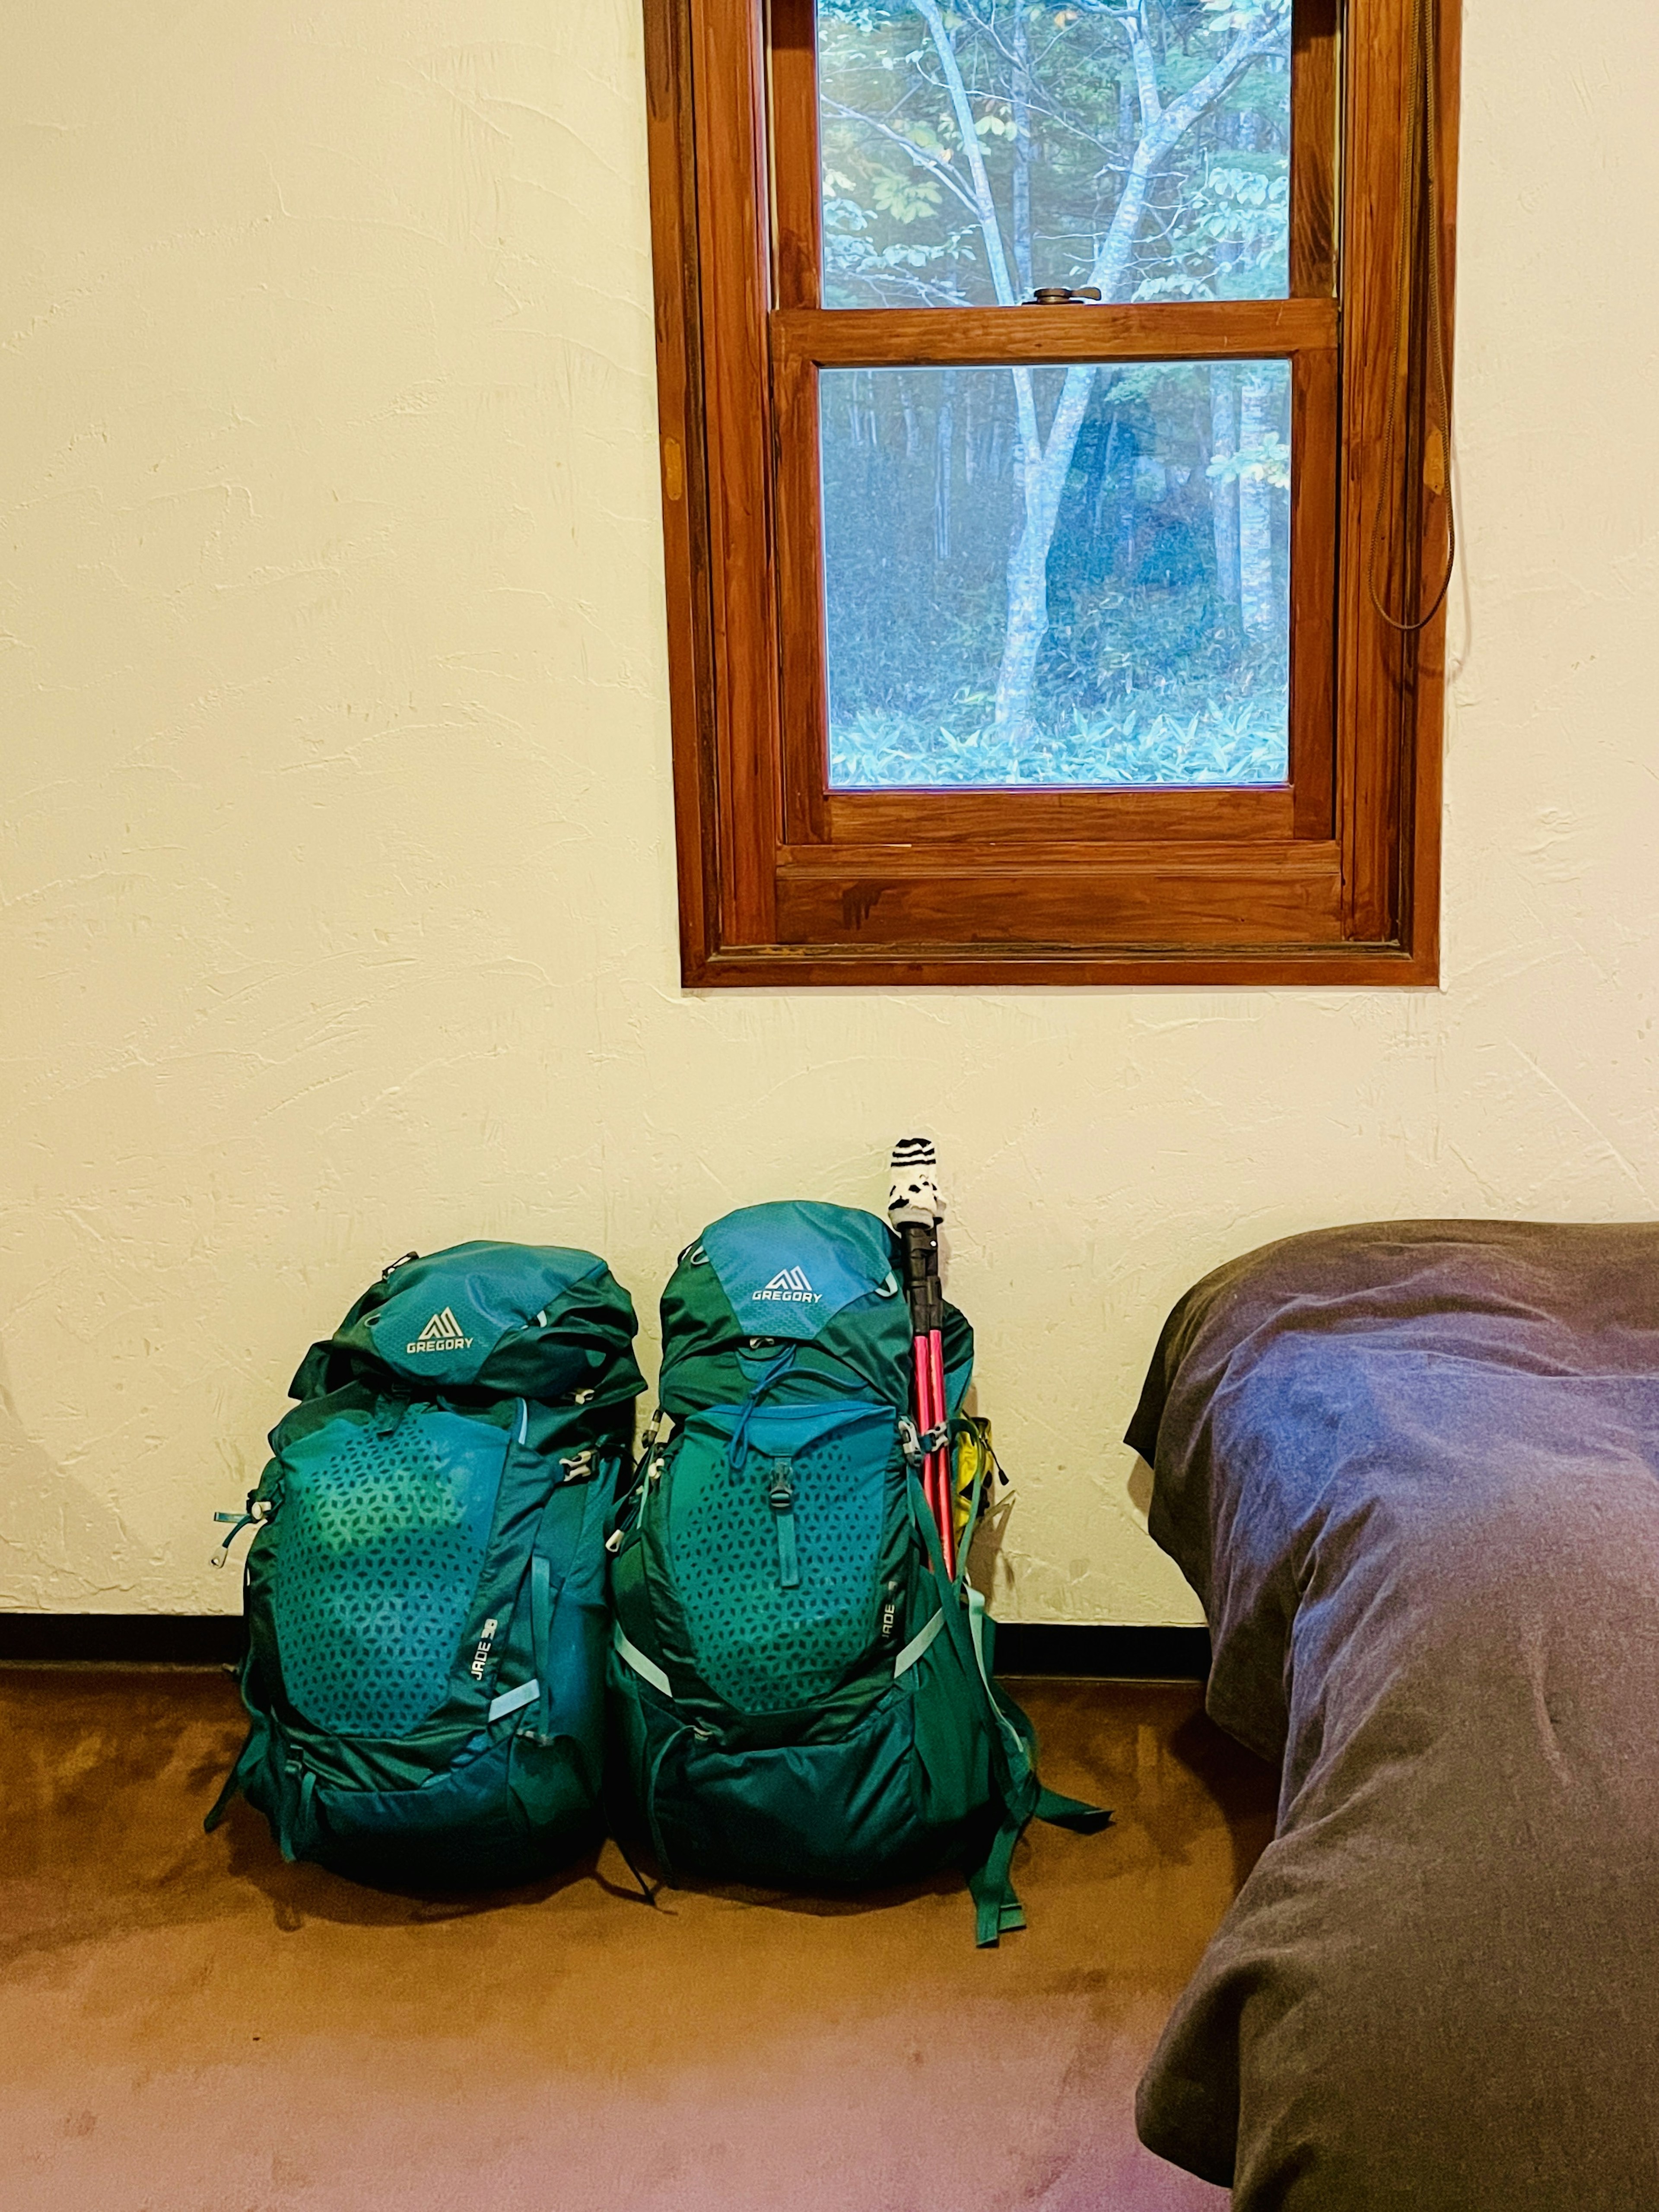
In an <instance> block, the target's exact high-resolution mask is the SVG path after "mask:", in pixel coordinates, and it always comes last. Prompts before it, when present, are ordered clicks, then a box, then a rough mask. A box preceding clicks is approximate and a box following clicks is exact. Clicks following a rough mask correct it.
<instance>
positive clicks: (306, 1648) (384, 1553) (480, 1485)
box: [271, 1407, 504, 1736]
mask: <svg viewBox="0 0 1659 2212" xmlns="http://www.w3.org/2000/svg"><path fill="white" fill-rule="evenodd" d="M308 1441H309V1442H310V1443H311V1444H312V1445H313V1449H310V1450H307V1451H305V1452H304V1453H303V1454H302V1455H301V1454H295V1455H294V1456H293V1457H292V1458H290V1459H289V1461H288V1462H286V1463H285V1465H284V1470H283V1474H284V1480H283V1504H282V1508H281V1514H280V1523H281V1526H280V1545H279V1548H278V1551H277V1555H276V1575H275V1580H274V1587H273V1589H272V1593H271V1596H272V1610H273V1613H274V1617H275V1623H276V1639H277V1645H278V1649H279V1650H280V1651H281V1654H282V1662H283V1681H284V1683H285V1685H286V1686H287V1689H288V1693H289V1697H290V1698H291V1699H293V1701H294V1703H295V1705H297V1706H298V1708H299V1709H300V1711H301V1712H302V1713H303V1714H304V1715H305V1716H306V1717H307V1719H308V1720H310V1721H313V1722H314V1723H316V1725H317V1726H318V1727H319V1728H326V1729H335V1730H337V1732H338V1733H340V1734H341V1735H374V1736H395V1735H402V1734H403V1733H404V1731H405V1730H406V1729H411V1728H413V1727H414V1726H415V1725H416V1723H417V1722H419V1721H422V1720H424V1719H425V1717H426V1716H427V1715H428V1713H429V1712H431V1711H433V1709H434V1708H435V1706H436V1705H439V1704H440V1703H441V1701H442V1699H443V1695H444V1692H445V1687H446V1685H447V1680H448V1677H449V1670H450V1667H451V1665H452V1663H453V1660H454V1657H455V1652H456V1648H457V1646H458V1644H459V1641H460V1637H461V1632H462V1630H463V1629H464V1628H465V1626H466V1625H467V1619H468V1615H469V1613H471V1607H472V1600H473V1596H474V1594H475V1592H476V1591H477V1586H478V1576H479V1572H480V1571H481V1569H482V1567H483V1558H484V1550H485V1547H486V1546H487V1544H488V1543H489V1531H490V1525H491V1522H492V1520H493V1518H494V1515H495V1493H496V1490H497V1489H498V1487H499V1486H500V1481H501V1465H502V1456H503V1449H502V1448H503V1443H504V1439H503V1438H502V1436H501V1431H499V1430H496V1429H489V1428H486V1427H483V1425H481V1424H479V1423H477V1422H472V1421H465V1420H463V1419H459V1417H458V1416H456V1415H454V1414H448V1413H443V1412H441V1411H440V1410H439V1409H437V1408H428V1409H421V1408H413V1407H412V1408H410V1411H409V1412H408V1413H406V1414H405V1416H404V1419H403V1420H402V1421H401V1422H400V1423H399V1425H398V1426H397V1427H396V1428H395V1429H394V1430H392V1432H391V1433H390V1434H389V1435H387V1434H384V1433H382V1431H381V1430H380V1428H379V1427H375V1426H371V1425H368V1424H364V1423H359V1422H356V1421H346V1420H339V1421H333V1422H331V1423H330V1424H329V1425H328V1426H327V1427H326V1428H325V1429H324V1430H322V1431H319V1433H318V1435H317V1436H316V1437H314V1438H312V1439H309V1440H308Z"/></svg>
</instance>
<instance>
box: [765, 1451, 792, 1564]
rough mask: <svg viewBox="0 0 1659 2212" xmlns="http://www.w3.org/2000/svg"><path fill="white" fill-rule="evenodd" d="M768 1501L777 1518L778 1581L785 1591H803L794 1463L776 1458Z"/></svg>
mask: <svg viewBox="0 0 1659 2212" xmlns="http://www.w3.org/2000/svg"><path fill="white" fill-rule="evenodd" d="M766 1502H767V1504H769V1506H770V1507H771V1509H772V1510H773V1512H774V1513H775V1514H776V1516H777V1519H778V1580H779V1582H780V1583H781V1584H782V1585H783V1587H784V1589H799V1588H800V1559H799V1553H797V1551H796V1549H795V1469H794V1463H793V1461H791V1460H787V1459H775V1460H774V1461H773V1462H772V1480H771V1481H770V1482H769V1484H768V1485H767V1488H766Z"/></svg>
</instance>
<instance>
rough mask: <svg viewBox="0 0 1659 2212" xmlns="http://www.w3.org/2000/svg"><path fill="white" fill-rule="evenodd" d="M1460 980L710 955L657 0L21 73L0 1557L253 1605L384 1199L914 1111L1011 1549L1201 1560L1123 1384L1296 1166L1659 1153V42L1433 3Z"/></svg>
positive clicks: (8, 297)
mask: <svg viewBox="0 0 1659 2212" xmlns="http://www.w3.org/2000/svg"><path fill="white" fill-rule="evenodd" d="M1467 27H1468V38H1467V56H1466V67H1467V76H1466V100H1465V142H1464V145H1465V150H1464V181H1463V195H1462V198H1463V210H1462V225H1463V228H1462V242H1463V274H1462V304H1461V348H1462V352H1461V364H1460V376H1459V400H1460V410H1461V428H1460V440H1459V444H1460V453H1461V483H1462V513H1463V523H1464V545H1465V560H1464V567H1463V571H1462V580H1461V586H1460V591H1459V594H1458V599H1457V602H1456V606H1455V625H1456V631H1457V635H1458V637H1459V638H1460V639H1461V644H1460V645H1459V648H1458V650H1459V655H1460V660H1461V666H1460V671H1459V673H1458V675H1457V678H1456V682H1455V700H1454V704H1453V712H1452V715H1451V722H1450V731H1449V757H1448V779H1447V783H1448V814H1447V845H1446V878H1447V886H1448V889H1447V901H1446V957H1445V987H1444V988H1443V991H1441V992H1439V993H1425V994H1405V995H1402V994H1386V993H1380V992H1379V993H1375V994H1361V993H1352V992H1348V993H1338V992H1319V993H1313V994H1292V993H1288V992H1286V993H1255V992H1240V993H1223V992H1202V993H1197V994H1179V993H1176V992H1145V991H1143V992H1076V993H1069V994H1067V993H1060V992H1052V991H1036V992H1024V993H1014V992H1009V993H995V992H985V993H979V992H949V993H940V994H918V995H915V996H913V997H892V996H883V995H878V994H860V993H855V992H848V993H819V994H799V995H789V994H781V993H779V994H752V995H750V994H714V995H711V996H707V997H702V998H697V997H690V996H687V995H685V994H683V993H682V992H681V991H680V989H679V988H678V983H677V981H676V963H675V953H674V942H675V925H674V908H673V873H672V865H671V821H670V812H669V789H668V766H667V761H668V731H667V720H666V714H665V683H664V647H663V636H662V608H661V596H660V584H659V537H658V522H657V485H656V463H655V451H654V444H653V392H652V331H651V316H650V311H649V270H648V260H647V232H646V179H645V154H644V135H643V102H642V95H641V58H640V38H639V27H638V22H637V5H636V0H534V4H531V0H490V4H489V5H488V6H486V5H483V4H481V0H445V4H443V5H439V4H437V0H309V4H307V0H297V3H296V0H284V3H283V4H281V5H277V4H273V0H194V4H191V5H185V4H184V0H126V4H122V5H118V4H116V0H61V4H59V5H58V6H55V7H52V8H49V9H21V8H19V9H12V10H11V11H10V21H9V24H8V26H7V28H6V31H5V33H4V37H3V51H4V55H5V66H4V68H3V70H0V113H3V126H0V159H3V164H4V169H3V190H0V209H3V213H0V224H3V235H4V247H3V264H4V282H3V299H4V303H5V304H4V309H3V321H4V339H3V346H0V442H3V466H0V501H3V507H4V521H5V528H4V532H3V550H0V574H3V580H4V591H5V599H6V608H5V611H4V613H3V616H0V629H3V639H0V642H3V647H4V652H3V658H0V667H3V679H0V680H3V685H4V692H3V698H4V709H3V714H4V720H3V731H4V793H5V797H4V805H3V810H0V812H3V828H0V896H3V905H4V932H5V933H4V940H3V969H0V972H3V975H4V979H5V997H4V1004H5V1018H4V1046H3V1066H4V1076H3V1081H4V1096H5V1118H4V1125H3V1126H4V1128H5V1131H6V1142H5V1151H4V1162H5V1172H4V1178H3V1213H0V1382H3V1384H4V1389H5V1397H4V1401H3V1416H0V1531H3V1546H0V1605H4V1606H9V1607H54V1608H65V1609H76V1608H85V1607H90V1608H94V1609H108V1610H113V1611H125V1610H145V1609H151V1608H153V1609H156V1610H172V1609H191V1608H195V1607H232V1606H234V1604H235V1603H236V1601H237V1592H236V1589H235V1588H234V1582H233V1580H232V1578H230V1577H216V1576H215V1575H213V1574H212V1573H211V1572H210V1570H209V1569H208V1567H207V1565H206V1559H207V1553H208V1551H209V1549H210V1543H211V1541H212V1532H211V1530H210V1523H209V1516H210V1514H211V1512H212V1511H213V1510H214V1509H215V1508H216V1507H217V1506H221V1505H225V1504H234V1503H235V1502H236V1501H237V1500H239V1499H240V1495H241V1493H242V1492H243V1491H244V1490H245V1489H246V1487H247V1486H248V1483H249V1482H250V1480H252V1476H253V1475H254V1474H256V1473H257V1471H258V1466H259V1464H260V1462H261V1458H262V1449H261V1447H262V1436H263V1431H264V1429H265V1428H266V1427H267V1426H268V1425H270V1422H271V1421H272V1420H273V1419H275V1418H276V1415H277V1414H278V1413H279V1412H280V1411H281V1408H282V1405H283V1386H284V1384H285V1383H286V1379H287V1377H288V1376H289V1372H290V1371H291V1369H292V1367H293V1364H294V1362H295V1358H296V1357H297V1354H298V1352H300V1350H301V1348H302V1347H303V1346H304V1345H305V1344H306V1343H307V1340H309V1339H310V1338H311V1337H312V1336H313V1335H314V1334H319V1333H321V1332H323V1331H324V1330H325V1329H326V1328H327V1327H328V1326H329V1325H330V1324H331V1322H332V1321H333V1319H334V1318H335V1316H337V1313H338V1312H339V1310H341V1309H343V1306H344V1305H345V1304H346V1303H347V1302H348V1300H349V1298H350V1297H352V1296H353V1295H354V1294H355V1293H356V1291H357V1289H358V1288H359V1287H360V1286H361V1285H362V1283H363V1281H364V1280H366V1279H367V1278H368V1276H370V1275H371V1274H372V1273H374V1271H375V1270H377V1269H378V1267H380V1264H381V1262H382V1261H384V1260H386V1258H388V1257H390V1256H391V1255H393V1254H395V1253H397V1252H400V1251H402V1250H404V1249H405V1248H407V1247H409V1246H410V1245H415V1246H420V1247H423V1248H430V1247H432V1246H435V1245H437V1244H440V1243H446V1242H448V1241H450V1240H452V1239H454V1238H457V1237H464V1236H468V1235H490V1236H500V1237H527V1238H538V1239H548V1240H552V1241H556V1242H567V1243H587V1244H592V1245H595V1246H597V1247H599V1249H602V1250H604V1251H605V1254H606V1255H608V1256H609V1257H610V1258H611V1261H612V1262H613V1264H614V1266H615V1267H617V1271H618V1273H620V1274H621V1276H622V1277H623V1279H624V1280H625V1281H626V1282H627V1283H629V1285H631V1286H632V1288H633V1289H634V1291H635V1296H636V1297H637V1298H638V1300H639V1303H640V1304H641V1309H642V1313H643V1315H644V1316H645V1317H646V1319H647V1323H649V1322H650V1320H651V1318H652V1317H653V1311H654V1300H655V1297H656V1293H657V1291H658V1290H659V1286H660V1285H661V1282H662V1280H663V1278H664V1275H665V1272H666V1270H667V1268H668V1267H669V1265H670V1264H671V1260H672V1256H673V1255H674V1252H675V1250H676V1249H677V1248H678V1246H679V1244H680V1243H683V1242H684V1240H685V1238H686V1237H688V1236H690V1234H691V1233H692V1232H693V1231H696V1229H697V1228H698V1227H699V1226H700V1225H702V1223H703V1222H704V1221H705V1220H706V1219H708V1218H710V1217H711V1216H713V1215H714V1214H715V1213H717V1212H721V1211H722V1210H724V1209H725V1208H726V1207H727V1206H732V1205H736V1204H739V1203H742V1202H744V1201H747V1200H754V1199H758V1198H762V1197H764V1196H769V1195H780V1194H793V1193H800V1194H816V1195H821V1196H824V1197H829V1198H835V1199H840V1200H850V1201H854V1202H860V1203H866V1204H868V1203H876V1204H879V1202H880V1200H881V1197H882V1195H883V1193H884V1158H885V1154H886V1148H887V1146H888V1145H889V1143H890V1140H891V1139H892V1137H893V1136H894V1135H895V1134H896V1133H898V1132H899V1131H901V1130H903V1129H908V1128H910V1127H922V1128H927V1129H930V1130H931V1131H933V1133H935V1135H936V1136H937V1137H938V1138H939V1141H940V1145H941V1147H942V1151H943V1154H944V1158H945V1162H946V1164H947V1166H948V1171H949V1176H950V1181H951V1186H952V1188H953V1190H954V1194H955V1198H956V1213H955V1230H954V1237H953V1245H952V1251H951V1283H952V1288H953V1291H954V1293H955V1295H956V1296H957V1297H958V1299H959V1300H960V1302H961V1303H962V1304H963V1305H964V1306H965V1307H966V1308H967V1309H968V1310H969V1313H970V1314H971V1316H973V1318H974V1320H975V1322H976V1323H977V1324H978V1326H979V1328H980V1330H981V1342H982V1346H983V1357H982V1363H981V1397H982V1401H983V1402H984V1404H985V1405H986V1407H987V1409H989V1410H990V1411H992V1412H993V1413H994V1415H995V1418H996V1420H997V1423H998V1427H999V1432H1000V1437H1001V1438H1002V1441H1003V1443H1004V1447H1005V1451H1006V1457H1007V1459H1008V1461H1009V1462H1010V1464H1011V1465H1012V1468H1013V1469H1014V1470H1015V1472H1016V1474H1017V1476H1018V1485H1019V1492H1020V1502H1019V1504H1018V1510H1017V1512H1016V1515H1015V1516H1014V1520H1013V1523H1012V1528H1011V1531H1010V1541H1009V1545H1008V1547H1007V1553H1006V1559H1005V1567H1004V1577H1005V1582H1011V1583H1012V1589H1005V1593H1004V1595H1003V1599H1002V1603H1003V1609H1004V1610H1005V1611H1006V1613H1008V1614H1009V1615H1010V1616H1012V1617H1023V1618H1024V1619H1028V1620H1051V1619H1075V1620H1115V1621H1159V1620H1192V1619H1194V1618H1196V1613H1195V1608H1194V1606H1193V1603H1192V1601H1191V1598H1190V1596H1189V1595H1188V1593H1187V1592H1186V1590H1185V1589H1184V1586H1183V1585H1182V1583H1180V1582H1179V1580H1178V1578H1177V1577H1176V1576H1175V1574H1174V1573H1173V1571H1171V1570H1170V1569H1169V1568H1168V1567H1167V1565H1165V1564H1164V1562H1163V1561H1162V1559H1160V1557H1159V1556H1158V1554H1157V1553H1155V1552H1154V1551H1153V1549H1152V1547H1151V1545H1150V1544H1149V1543H1148V1541H1147V1540H1146V1536H1145V1534H1144V1532H1143V1528H1142V1522H1141V1517H1140V1514H1139V1509H1138V1506H1137V1504H1136V1501H1135V1498H1134V1496H1133V1495H1132V1463H1131V1462H1130V1459H1129V1456H1128V1455H1127V1452H1126V1451H1125V1450H1124V1449H1122V1447H1121V1445H1120V1444H1119V1443H1117V1442H1116V1438H1117V1437H1118V1435H1119V1434H1120V1433H1121V1427H1122V1424H1123V1420H1124V1418H1125V1415H1126V1413H1127V1411H1128V1409H1129V1407H1130V1406H1131V1404H1132V1403H1133V1395H1134V1390H1135V1388H1136V1385H1137V1383H1138V1379H1139V1371H1140V1370H1141V1367H1142V1365H1143V1364H1144V1362H1145V1359H1146V1354H1147V1352H1148V1350H1149V1348H1150V1346H1151V1344H1152V1340H1153V1337H1154V1335H1155V1333H1156V1330H1157V1328H1158V1322H1159V1320H1160V1319H1161V1317H1162V1316H1163V1314H1164V1310H1165V1309H1166V1307H1167V1306H1168V1305H1169V1304H1170V1301H1171V1300H1172V1299H1173V1298H1174V1297H1176V1295H1177V1293H1178V1292H1179V1291H1181V1290H1182V1288H1183V1287H1184V1286H1185V1285H1187V1284H1188V1282H1189V1281H1191V1280H1192V1279H1194V1277H1196V1276H1197V1275H1199V1274H1200V1273H1204V1272H1205V1271H1206V1269H1208V1268H1209V1267H1212V1266H1213V1265H1214V1264H1215V1263H1216V1262H1217V1261H1220V1260H1221V1259H1223V1258H1225V1257H1226V1256H1227V1255H1230V1254H1232V1253H1236V1252H1238V1251H1240V1250H1242V1249H1246V1248H1248V1247H1249V1246H1250V1245H1252V1244H1254V1243H1259V1242H1261V1241H1262V1240H1264V1239H1266V1238H1267V1237H1273V1236H1277V1235H1279V1234H1281V1233H1283V1232H1285V1231H1291V1230H1295V1229H1298V1228H1303V1227H1306V1226H1310V1225H1316V1224H1320V1223H1325V1222H1331V1221H1339V1220H1344V1219H1352V1218H1364V1217H1366V1216H1376V1215H1387V1214H1391V1213H1394V1214H1398V1213H1427V1212H1471V1213H1494V1214H1533V1215H1539V1214H1543V1215H1560V1216H1567V1217H1572V1218H1592V1219H1600V1218H1618V1217H1624V1216H1629V1215H1645V1214H1647V1213H1648V1212H1650V1210H1651V1208H1652V1206H1653V1204H1654V1199H1655V1194H1656V1190H1659V1118H1656V1097H1659V1083H1656V1077H1659V1040H1656V1036H1655V1030H1654V1018H1655V1012H1656V1006H1659V992H1656V976H1655V967H1654V946H1655V936H1656V924H1659V869H1656V866H1655V863H1654V857H1653V855H1654V848H1655V842H1656V829H1659V744H1656V738H1655V731H1654V723H1655V714H1654V708H1653V705H1652V697H1653V693H1654V690H1655V665H1656V650H1655V639H1656V600H1655V584H1656V569H1659V536H1656V532H1655V527H1654V517H1655V516H1656V514H1659V430H1656V428H1655V425H1656V421H1659V417H1656V415H1655V411H1654V408H1653V404H1652V390H1653V385H1654V380H1655V376H1656V370H1659V362H1656V355H1659V304H1656V299H1655V281H1656V280H1655V277H1654V274H1653V264H1652V259H1651V256H1650V253H1649V252H1648V250H1647V229H1648V220H1649V212H1650V210H1651V208H1652V207H1653V206H1654V204H1656V201H1659V138H1656V135H1655V133H1654V131H1653V129H1652V108H1653V103H1654V99H1655V94H1656V90H1659V83H1656V79H1659V40H1656V35H1655V32H1654V28H1653V23H1652V18H1651V15H1650V11H1649V10H1648V9H1645V8H1644V7H1642V6H1639V5H1638V0H1607V4H1606V5H1604V6H1602V7H1600V8H1597V9H1589V10H1584V11H1581V12H1580V13H1579V14H1578V15H1576V16H1575V18H1574V21H1573V24H1572V33H1571V51H1569V49H1568V47H1567V46H1566V45H1565V43H1564V37H1563V32H1562V27H1561V18H1560V14H1559V9H1553V8H1546V6H1545V5H1544V4H1543V0H1468V16H1467Z"/></svg>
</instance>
